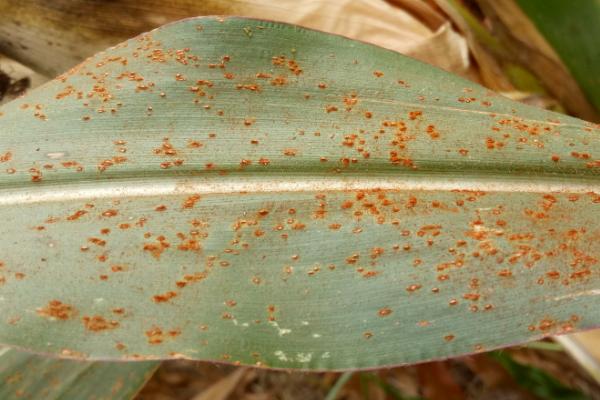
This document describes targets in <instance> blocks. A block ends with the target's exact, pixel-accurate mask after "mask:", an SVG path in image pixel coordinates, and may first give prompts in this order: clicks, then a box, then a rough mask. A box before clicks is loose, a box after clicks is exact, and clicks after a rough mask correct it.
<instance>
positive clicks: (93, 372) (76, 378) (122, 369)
mask: <svg viewBox="0 0 600 400" xmlns="http://www.w3.org/2000/svg"><path fill="white" fill-rule="evenodd" d="M156 367H157V363H156V362H141V363H108V362H101V361H96V362H90V361H74V360H59V359H54V358H47V357H43V356H38V355H33V354H27V353H24V352H19V351H16V350H12V349H8V348H3V349H0V382H2V385H0V397H1V398H2V399H3V400H11V399H45V400H55V399H56V400H58V399H65V400H68V399H81V400H85V399H94V400H100V399H110V400H118V399H130V398H132V397H133V396H134V395H135V394H136V393H137V392H138V391H139V389H140V388H141V387H142V386H143V385H144V383H145V382H146V381H147V380H148V378H149V377H150V375H152V372H154V370H155V369H156Z"/></svg>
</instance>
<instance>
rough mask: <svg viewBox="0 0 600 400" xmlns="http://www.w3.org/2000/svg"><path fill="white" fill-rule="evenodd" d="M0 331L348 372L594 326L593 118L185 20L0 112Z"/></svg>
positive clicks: (292, 31)
mask: <svg viewBox="0 0 600 400" xmlns="http://www.w3.org/2000/svg"><path fill="white" fill-rule="evenodd" d="M0 113H2V114H3V115H2V116H1V117H0V134H1V135H2V149H0V155H1V157H2V158H1V159H0V160H1V161H2V164H1V166H0V167H1V168H2V173H1V174H0V221H2V225H1V233H2V235H1V237H2V241H1V242H0V260H1V261H2V264H1V265H2V266H1V267H0V274H1V276H2V277H1V278H0V279H1V283H0V315H1V316H2V318H1V320H0V343H2V344H5V345H9V346H18V347H20V348H26V349H29V350H31V351H35V352H42V353H52V354H57V355H60V356H63V357H74V358H79V359H88V360H98V359H102V360H105V359H119V360H140V359H168V358H180V357H185V358H191V359H199V360H215V361H223V362H236V363H241V364H256V365H262V366H268V367H276V368H302V369H321V370H322V369H335V370H339V369H350V368H370V367H376V366H385V365H396V364H404V363H415V362H421V361H425V360H431V359H439V358H446V357H452V356H457V355H461V354H466V353H471V352H478V351H484V350H488V349H493V348H498V347H502V346H507V345H510V344H514V343H520V342H525V341H529V340H535V339H539V338H541V337H545V336H547V335H551V334H560V333H565V332H572V331H576V330H582V329H589V328H592V327H595V326H598V325H599V324H600V311H599V310H600V307H599V306H600V296H598V295H599V294H600V291H599V287H600V285H599V283H600V276H599V267H598V258H599V257H600V247H599V246H600V245H599V243H598V241H597V238H598V234H599V233H600V232H599V228H598V226H600V223H599V222H600V214H599V213H598V212H597V210H598V207H599V204H600V194H599V193H600V190H599V189H600V187H599V184H598V183H599V180H598V178H599V175H598V171H599V166H600V161H599V160H598V157H600V141H599V139H598V137H599V136H598V134H599V127H598V126H596V125H592V124H590V123H587V122H584V121H581V120H577V119H573V118H569V117H566V116H563V115H559V114H555V113H551V112H547V111H542V110H538V109H534V108H532V107H528V106H525V105H522V104H518V103H515V102H512V101H510V100H508V99H505V98H503V97H501V96H499V95H497V94H495V93H493V92H490V91H488V90H486V89H484V88H481V87H479V86H477V85H475V84H473V83H471V82H468V81H466V80H463V79H461V78H457V77H454V76H452V75H450V74H448V73H445V72H443V71H441V70H439V69H436V68H434V67H431V66H428V65H425V64H422V63H420V62H418V61H415V60H413V59H410V58H407V57H404V56H401V55H399V54H397V53H394V52H392V51H389V50H384V49H381V48H378V47H375V46H372V45H367V44H364V43H361V42H356V41H352V40H349V39H345V38H343V37H339V36H334V35H330V34H324V33H321V32H316V31H312V30H307V29H303V28H299V27H295V26H291V25H285V24H280V23H275V22H266V21H259V20H252V19H242V18H212V17H206V18H197V19H188V20H184V21H182V22H179V23H176V24H171V25H167V26H165V27H162V28H160V29H158V30H155V31H152V32H150V33H148V34H144V35H142V36H139V37H137V38H134V39H132V40H130V41H128V42H125V43H123V44H121V45H119V46H116V47H114V48H111V49H109V50H108V51H107V52H105V53H100V54H98V55H96V56H94V57H92V58H91V59H89V60H87V61H86V62H85V63H83V64H82V65H80V66H78V67H76V68H74V69H73V70H71V71H69V72H68V73H67V74H65V75H63V76H60V77H58V78H57V79H56V80H54V81H52V82H50V83H48V84H46V85H45V86H43V87H41V88H38V89H37V90H34V91H32V92H31V93H30V94H28V95H27V96H26V97H24V98H22V99H19V100H16V101H14V102H12V103H9V104H8V105H6V106H4V107H3V108H1V109H0Z"/></svg>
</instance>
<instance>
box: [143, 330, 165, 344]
mask: <svg viewBox="0 0 600 400" xmlns="http://www.w3.org/2000/svg"><path fill="white" fill-rule="evenodd" d="M146 337H147V338H148V343H150V344H161V343H162V342H163V341H164V340H165V336H164V333H163V331H162V329H161V328H159V327H158V326H155V327H152V328H151V329H149V330H147V331H146Z"/></svg>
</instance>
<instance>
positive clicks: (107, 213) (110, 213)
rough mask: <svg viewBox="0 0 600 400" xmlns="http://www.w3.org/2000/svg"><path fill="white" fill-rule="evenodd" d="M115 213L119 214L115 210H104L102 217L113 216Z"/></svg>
mask: <svg viewBox="0 0 600 400" xmlns="http://www.w3.org/2000/svg"><path fill="white" fill-rule="evenodd" d="M117 214H119V212H118V211H117V210H106V211H104V212H103V213H102V216H103V217H114V216H115V215H117Z"/></svg>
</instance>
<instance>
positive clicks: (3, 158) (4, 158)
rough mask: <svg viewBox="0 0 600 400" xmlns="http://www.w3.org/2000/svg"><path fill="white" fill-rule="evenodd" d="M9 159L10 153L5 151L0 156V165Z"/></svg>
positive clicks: (10, 157)
mask: <svg viewBox="0 0 600 400" xmlns="http://www.w3.org/2000/svg"><path fill="white" fill-rule="evenodd" d="M11 159H12V153H11V152H10V151H7V152H6V153H4V154H3V155H0V163H4V162H7V161H10V160H11Z"/></svg>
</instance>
